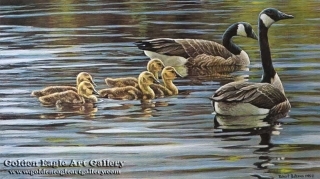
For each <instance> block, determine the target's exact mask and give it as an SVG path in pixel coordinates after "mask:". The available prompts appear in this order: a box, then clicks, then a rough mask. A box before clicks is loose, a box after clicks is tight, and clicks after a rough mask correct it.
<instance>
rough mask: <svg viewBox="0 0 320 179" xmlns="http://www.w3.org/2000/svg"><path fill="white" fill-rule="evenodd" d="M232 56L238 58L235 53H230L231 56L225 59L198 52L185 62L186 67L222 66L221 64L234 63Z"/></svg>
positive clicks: (228, 64)
mask: <svg viewBox="0 0 320 179" xmlns="http://www.w3.org/2000/svg"><path fill="white" fill-rule="evenodd" d="M234 58H238V57H237V56H235V55H232V56H231V57H229V58H227V59H225V58H223V57H221V56H215V55H207V54H200V55H198V56H196V57H194V58H192V57H190V58H189V59H188V62H187V63H186V66H187V67H195V66H197V67H201V68H206V67H216V66H219V67H222V66H231V65H235V64H236V62H235V60H233V59H234Z"/></svg>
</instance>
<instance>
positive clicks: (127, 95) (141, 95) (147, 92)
mask: <svg viewBox="0 0 320 179" xmlns="http://www.w3.org/2000/svg"><path fill="white" fill-rule="evenodd" d="M153 83H160V82H159V81H158V79H156V77H155V76H154V75H153V74H152V73H151V72H148V71H144V72H142V73H140V75H139V77H138V84H139V87H134V86H125V87H114V88H108V89H103V90H100V91H99V93H100V95H99V96H100V97H103V98H111V99H120V100H136V99H142V100H150V99H154V98H155V93H154V91H153V90H152V89H151V88H150V85H151V84H153Z"/></svg>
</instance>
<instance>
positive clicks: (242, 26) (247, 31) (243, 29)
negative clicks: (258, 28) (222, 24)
mask: <svg viewBox="0 0 320 179" xmlns="http://www.w3.org/2000/svg"><path fill="white" fill-rule="evenodd" d="M241 33H243V34H244V36H246V37H249V38H253V39H256V40H258V37H257V35H256V33H254V31H253V29H252V26H251V24H249V23H247V22H239V23H238V29H237V34H238V35H239V34H241Z"/></svg>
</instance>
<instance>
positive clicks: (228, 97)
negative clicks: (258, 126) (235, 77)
mask: <svg viewBox="0 0 320 179" xmlns="http://www.w3.org/2000/svg"><path fill="white" fill-rule="evenodd" d="M212 99H213V101H218V102H221V101H222V102H243V103H250V104H252V105H254V106H257V107H259V108H265V109H271V108H273V107H274V106H276V105H278V104H280V103H284V102H286V101H287V98H286V97H285V95H284V94H283V93H282V92H281V91H280V90H279V89H277V88H275V87H274V86H272V85H271V84H269V83H249V82H232V83H228V84H226V85H224V86H222V87H221V88H219V89H218V90H217V91H216V93H215V94H214V96H213V97H212ZM289 108H290V107H289Z"/></svg>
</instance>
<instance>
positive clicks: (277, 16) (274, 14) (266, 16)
mask: <svg viewBox="0 0 320 179" xmlns="http://www.w3.org/2000/svg"><path fill="white" fill-rule="evenodd" d="M292 18H293V16H292V15H288V14H285V13H283V12H281V11H279V10H277V9H275V8H267V9H264V10H262V11H261V12H260V15H259V19H260V20H261V21H262V23H263V24H264V26H265V27H267V28H269V27H270V26H271V25H272V24H273V23H274V22H277V21H279V20H282V19H292Z"/></svg>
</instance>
